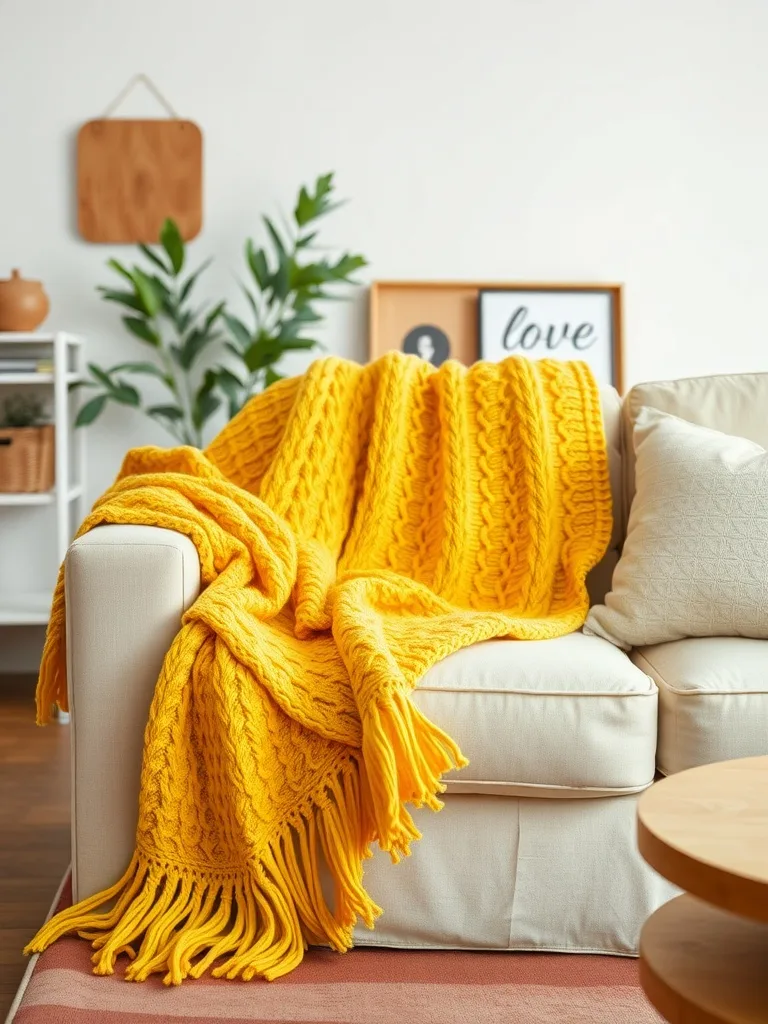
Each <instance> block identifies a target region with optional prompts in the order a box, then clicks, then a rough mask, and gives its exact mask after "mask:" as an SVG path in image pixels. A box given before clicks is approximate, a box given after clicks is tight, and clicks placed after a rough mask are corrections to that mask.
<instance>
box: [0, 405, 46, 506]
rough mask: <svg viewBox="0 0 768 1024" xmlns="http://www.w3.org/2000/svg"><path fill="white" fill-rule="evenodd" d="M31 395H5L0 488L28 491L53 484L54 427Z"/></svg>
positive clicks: (0, 428) (1, 420)
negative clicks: (46, 420)
mask: <svg viewBox="0 0 768 1024" xmlns="http://www.w3.org/2000/svg"><path fill="white" fill-rule="evenodd" d="M42 420H44V414H43V403H42V401H41V400H40V399H39V398H38V397H37V396H35V395H25V394H21V393H18V394H14V395H11V396H10V398H8V399H6V401H5V404H4V408H3V415H2V417H0V492H3V493H12V494H31V493H37V492H40V491H50V489H51V488H52V487H53V484H54V428H53V424H51V423H44V422H41V421H42Z"/></svg>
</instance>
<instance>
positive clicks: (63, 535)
mask: <svg viewBox="0 0 768 1024" xmlns="http://www.w3.org/2000/svg"><path fill="white" fill-rule="evenodd" d="M10 355H14V356H20V357H27V356H31V357H33V358H36V359H41V360H46V361H48V362H52V365H53V371H52V372H41V373H15V372H9V371H3V372H0V398H3V397H4V396H5V395H6V394H7V393H9V391H8V388H9V387H14V388H15V387H20V386H21V387H24V386H34V387H39V386H41V385H42V386H47V387H48V388H52V390H53V396H52V397H53V402H52V409H53V417H52V422H53V424H54V427H55V445H56V448H55V467H56V471H55V480H56V485H55V487H54V488H53V490H51V491H47V492H45V493H42V494H7V493H2V492H0V516H2V514H3V512H4V510H5V509H19V508H23V507H27V506H29V507H34V506H41V505H50V506H52V507H53V508H55V511H56V554H57V557H58V560H59V563H61V562H63V561H64V556H65V555H66V553H67V548H68V546H69V542H70V540H71V538H72V532H73V530H72V512H73V511H74V514H75V520H76V522H77V524H79V523H81V522H82V520H83V519H84V518H85V515H86V508H85V431H83V430H79V431H77V432H75V431H74V428H73V423H72V420H73V403H72V400H71V397H70V391H69V387H70V385H71V384H75V383H77V382H78V381H80V380H81V379H82V378H83V375H84V372H85V363H84V341H83V339H82V338H81V337H79V336H77V335H75V334H69V333H67V332H66V331H56V332H55V333H42V334H20V333H0V357H5V356H10ZM1 522H2V520H1V519H0V523H1ZM1 529H2V526H1V525H0V530H1ZM52 596H53V595H52V592H51V591H41V592H34V591H33V592H29V591H27V592H23V591H21V592H13V593H8V592H0V626H34V625H45V624H46V623H47V622H48V617H49V613H50V608H51V598H52Z"/></svg>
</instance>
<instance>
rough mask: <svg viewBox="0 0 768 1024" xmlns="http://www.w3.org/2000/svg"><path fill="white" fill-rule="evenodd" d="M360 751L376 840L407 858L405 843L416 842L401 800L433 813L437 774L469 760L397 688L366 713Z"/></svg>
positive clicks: (438, 786) (438, 804)
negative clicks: (361, 750) (366, 768)
mask: <svg viewBox="0 0 768 1024" xmlns="http://www.w3.org/2000/svg"><path fill="white" fill-rule="evenodd" d="M362 749H363V758H362V763H363V765H365V766H367V767H368V771H367V772H366V771H364V772H363V778H364V780H365V782H366V785H367V788H368V790H369V794H370V802H371V809H372V815H373V820H374V822H375V835H376V839H377V841H378V844H379V846H380V847H381V849H382V850H386V851H387V852H388V853H389V855H390V857H391V858H392V860H393V861H394V862H395V863H397V862H398V861H399V860H400V859H401V857H407V856H409V854H410V852H411V851H410V844H411V841H412V840H414V839H421V833H420V832H419V830H418V829H417V828H416V825H415V824H414V821H413V818H412V817H411V815H410V813H409V812H408V810H407V809H406V807H405V803H406V801H407V802H408V803H410V804H413V805H414V807H429V808H430V809H431V810H433V811H439V810H440V809H441V808H442V806H443V804H442V801H441V800H439V799H438V797H437V795H436V794H438V793H444V792H445V786H444V784H443V783H442V782H441V781H440V779H441V776H442V775H443V773H444V772H447V771H450V770H451V769H453V768H464V767H466V766H467V765H468V764H469V761H468V760H467V759H466V758H465V757H464V756H463V755H462V753H461V751H460V750H459V748H458V746H457V745H456V744H455V743H454V741H453V740H452V739H451V738H450V736H448V735H447V734H446V733H444V732H443V730H442V729H440V728H438V727H437V726H436V725H434V724H433V723H432V722H430V721H429V719H427V718H425V717H424V715H422V713H421V712H420V711H419V709H418V708H417V707H416V705H415V704H414V703H413V701H412V700H411V698H410V696H409V695H408V694H406V693H403V692H401V691H398V690H395V691H393V692H391V693H390V694H389V695H388V697H387V698H386V700H384V701H379V702H377V703H372V704H370V705H369V706H368V708H367V709H366V712H365V715H364V719H363V744H362Z"/></svg>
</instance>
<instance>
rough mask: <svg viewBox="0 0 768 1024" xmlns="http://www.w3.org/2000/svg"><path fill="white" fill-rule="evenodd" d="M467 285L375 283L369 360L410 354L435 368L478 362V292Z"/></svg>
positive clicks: (477, 288)
mask: <svg viewBox="0 0 768 1024" xmlns="http://www.w3.org/2000/svg"><path fill="white" fill-rule="evenodd" d="M479 288H480V285H479V284H478V283H475V282H471V281H374V282H373V284H372V285H371V289H370V325H369V326H370V332H369V356H370V358H371V359H378V357H379V356H381V355H384V353H385V352H392V351H397V352H411V353H413V354H416V355H421V356H422V357H423V358H424V357H426V358H427V360H428V361H429V362H431V363H432V365H433V366H439V365H440V364H441V363H442V362H444V361H445V359H446V358H448V359H456V360H458V361H459V362H461V363H464V365H465V366H470V365H471V364H472V363H474V362H475V361H476V360H477V294H478V290H479Z"/></svg>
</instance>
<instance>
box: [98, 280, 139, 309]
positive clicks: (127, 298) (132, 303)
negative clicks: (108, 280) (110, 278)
mask: <svg viewBox="0 0 768 1024" xmlns="http://www.w3.org/2000/svg"><path fill="white" fill-rule="evenodd" d="M131 280H133V278H131ZM98 291H100V292H101V297H102V299H104V301H105V302H116V303H118V305H120V306H128V308H129V309H134V310H136V311H137V312H138V313H145V312H146V310H145V309H144V305H143V303H142V302H140V301H139V299H138V298H137V297H136V295H135V294H134V293H133V292H118V291H114V289H112V288H102V287H99V288H98Z"/></svg>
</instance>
